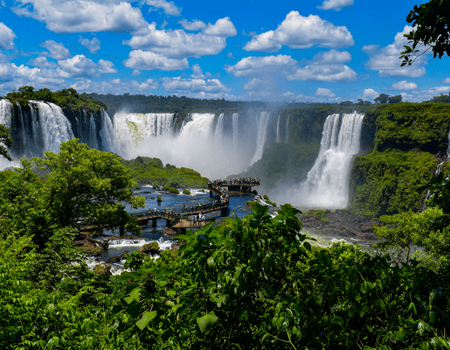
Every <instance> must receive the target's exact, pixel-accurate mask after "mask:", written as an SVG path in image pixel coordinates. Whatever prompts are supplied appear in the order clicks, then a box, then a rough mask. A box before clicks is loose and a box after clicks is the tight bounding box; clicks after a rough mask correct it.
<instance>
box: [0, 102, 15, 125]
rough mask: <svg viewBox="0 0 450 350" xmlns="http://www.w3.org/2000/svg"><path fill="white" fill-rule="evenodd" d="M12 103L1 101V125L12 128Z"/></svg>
mask: <svg viewBox="0 0 450 350" xmlns="http://www.w3.org/2000/svg"><path fill="white" fill-rule="evenodd" d="M12 107H13V105H12V103H11V102H9V100H6V99H4V100H0V124H3V125H6V126H7V127H11V115H12Z"/></svg>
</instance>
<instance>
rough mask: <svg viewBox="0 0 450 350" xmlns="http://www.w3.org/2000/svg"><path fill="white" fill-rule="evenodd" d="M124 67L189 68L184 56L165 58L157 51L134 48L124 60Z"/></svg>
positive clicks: (168, 69)
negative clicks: (180, 57)
mask: <svg viewBox="0 0 450 350" xmlns="http://www.w3.org/2000/svg"><path fill="white" fill-rule="evenodd" d="M124 65H125V67H128V68H132V69H139V70H141V69H142V70H164V71H174V70H184V69H187V68H189V63H188V60H187V59H186V58H182V59H176V58H167V57H166V56H164V55H161V54H159V53H154V52H150V51H143V50H134V51H131V52H130V55H129V58H128V59H127V60H125V61H124Z"/></svg>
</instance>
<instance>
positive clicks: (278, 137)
mask: <svg viewBox="0 0 450 350" xmlns="http://www.w3.org/2000/svg"><path fill="white" fill-rule="evenodd" d="M276 142H277V143H279V142H280V116H279V115H278V120H277V140H276Z"/></svg>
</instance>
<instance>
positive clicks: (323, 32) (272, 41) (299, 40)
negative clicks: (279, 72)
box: [244, 11, 354, 52]
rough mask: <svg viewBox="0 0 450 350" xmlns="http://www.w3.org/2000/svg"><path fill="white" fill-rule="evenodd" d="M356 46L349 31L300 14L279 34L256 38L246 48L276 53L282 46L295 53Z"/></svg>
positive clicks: (294, 13) (291, 17)
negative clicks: (314, 48)
mask: <svg viewBox="0 0 450 350" xmlns="http://www.w3.org/2000/svg"><path fill="white" fill-rule="evenodd" d="M353 44H354V41H353V37H352V35H351V33H350V32H349V31H348V29H347V27H336V26H335V25H334V24H332V23H331V22H328V21H325V20H322V19H321V18H320V17H319V16H315V15H309V16H308V17H303V16H301V15H300V14H299V12H297V11H292V12H290V13H289V14H288V15H287V16H286V19H285V20H284V21H283V22H282V23H281V24H280V25H279V26H278V28H277V29H276V30H274V31H268V32H265V33H262V34H259V35H255V36H253V37H252V39H251V41H249V42H248V43H247V44H245V46H244V50H246V51H263V52H275V51H278V50H279V49H280V48H281V47H282V45H286V46H288V47H290V48H292V49H307V48H310V47H312V46H319V47H330V48H338V47H344V46H352V45H353Z"/></svg>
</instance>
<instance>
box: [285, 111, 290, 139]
mask: <svg viewBox="0 0 450 350" xmlns="http://www.w3.org/2000/svg"><path fill="white" fill-rule="evenodd" d="M288 141H289V115H288V116H287V119H286V142H285V143H288Z"/></svg>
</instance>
